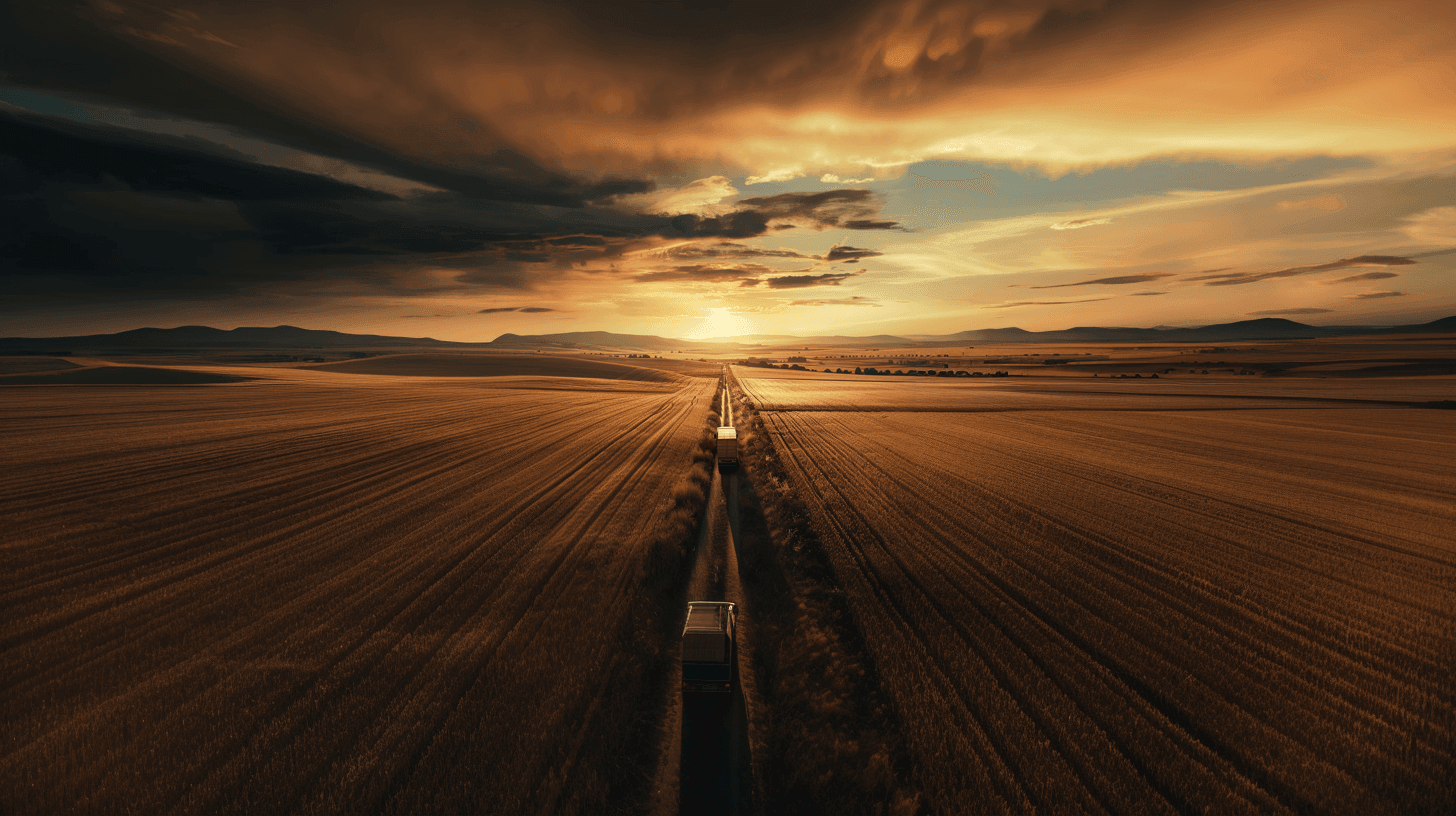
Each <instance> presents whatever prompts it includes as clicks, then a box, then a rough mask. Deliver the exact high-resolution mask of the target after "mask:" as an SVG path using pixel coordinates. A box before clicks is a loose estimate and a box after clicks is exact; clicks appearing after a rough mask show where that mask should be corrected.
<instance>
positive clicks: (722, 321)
mask: <svg viewBox="0 0 1456 816" xmlns="http://www.w3.org/2000/svg"><path fill="white" fill-rule="evenodd" d="M758 331H759V329H758V326H757V325H755V324H754V322H753V321H751V320H749V319H748V318H746V317H744V316H743V315H741V314H739V313H737V312H735V311H733V310H732V309H729V308H727V307H724V306H718V307H714V308H712V309H709V310H708V312H707V314H706V315H705V316H704V318H703V322H701V323H699V324H698V325H697V327H696V328H694V329H692V330H691V331H689V332H687V333H686V334H684V335H683V338H684V339H686V340H707V339H708V338H710V337H734V336H737V335H741V334H756V333H758Z"/></svg>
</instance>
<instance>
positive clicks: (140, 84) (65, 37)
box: [0, 0, 654, 207]
mask: <svg viewBox="0 0 1456 816" xmlns="http://www.w3.org/2000/svg"><path fill="white" fill-rule="evenodd" d="M115 8H117V9H122V7H121V6H115ZM147 9H148V7H147V4H141V3H138V4H130V7H129V8H128V9H126V11H129V12H136V11H141V12H143V13H146V12H147ZM340 11H343V10H342V9H341V10H340ZM153 16H156V17H158V20H157V21H156V22H155V23H152V22H151V21H147V22H141V21H135V20H133V21H130V22H127V21H126V19H123V20H120V21H118V20H115V19H110V18H109V17H108V16H107V15H106V14H104V13H101V14H98V13H97V12H96V11H95V10H94V9H93V7H91V6H90V5H88V4H86V3H81V2H66V1H65V0H58V1H57V2H27V1H26V0H17V2H13V3H9V4H5V5H3V6H0V78H3V79H4V81H5V82H6V83H7V84H11V85H15V86H30V87H35V88H44V89H48V90H53V91H57V92H61V93H68V94H73V95H79V96H82V97H86V98H94V99H104V100H106V101H107V102H108V103H111V104H117V105H122V106H126V107H131V108H133V109H136V110H138V111H139V112H141V113H143V114H147V115H153V116H156V115H158V114H159V113H165V114H170V115H172V116H175V117H178V118H182V119H189V120H196V121H205V122H214V123H220V124H225V125H231V126H235V127H238V128H240V129H242V130H244V131H246V132H249V133H253V134H257V135H259V136H262V137H264V138H267V139H269V140H270V141H274V142H276V143H278V144H284V145H288V146H290V147H294V148H297V149H300V150H304V151H308V152H310V153H315V154H318V155H323V156H330V157H333V158H336V159H341V160H343V161H347V162H351V163H354V164H358V165H361V166H364V167H370V168H374V169H376V170H380V171H382V172H385V173H388V174H390V175H394V176H398V177H400V178H405V179H411V180H414V181H418V182H423V183H425V184H429V185H432V186H436V187H440V188H443V189H448V190H453V191H455V192H457V193H459V194H461V195H465V196H470V197H473V198H481V199H485V200H492V201H512V202H520V203H530V204H549V205H555V206H565V207H579V206H584V205H585V204H587V203H590V202H593V201H605V200H608V199H610V198H612V197H614V196H617V195H623V194H628V193H640V192H646V191H648V190H651V189H653V188H654V185H653V183H652V182H649V181H644V180H634V179H610V178H609V179H603V180H600V181H595V182H588V181H582V180H579V179H574V178H571V177H570V176H567V175H565V174H562V173H559V172H555V171H551V170H549V169H547V168H545V167H543V166H541V165H540V164H539V163H538V162H536V161H534V160H532V159H530V158H528V157H527V156H526V155H524V154H523V153H521V152H519V151H518V150H516V149H514V148H513V146H511V145H509V144H507V143H506V142H505V140H504V139H501V138H499V137H498V136H495V135H494V134H493V133H491V132H490V131H489V129H488V128H486V127H485V126H483V125H481V124H479V123H475V125H474V130H473V132H472V133H471V137H472V139H473V141H475V143H477V144H482V145H486V146H488V148H489V149H486V150H482V151H480V152H479V153H478V154H475V155H472V156H471V157H470V159H469V160H468V161H452V162H448V163H447V162H443V161H439V160H431V159H427V158H421V157H417V156H416V157H412V156H406V155H403V154H402V153H399V152H396V151H390V150H387V149H384V148H381V147H379V146H377V145H376V144H374V143H371V142H368V141H365V140H363V139H356V138H351V137H349V136H347V135H345V134H344V133H342V132H341V131H340V130H339V129H337V128H328V127H324V126H321V125H316V124H313V122H314V121H315V120H314V118H313V117H311V116H309V115H307V113H306V112H304V111H292V110H286V109H282V108H281V107H280V106H269V105H268V104H267V103H266V102H264V101H263V100H265V99H266V98H267V97H266V95H260V94H258V93H256V89H249V88H247V87H246V85H245V84H243V83H241V82H238V81H237V80H235V79H229V78H227V77H225V76H224V75H223V73H222V72H220V71H218V70H215V69H209V68H208V67H207V66H205V65H203V64H201V63H197V62H195V61H192V60H189V59H188V52H187V51H185V50H183V49H180V48H163V49H160V50H153V49H155V48H156V44H157V42H159V41H158V40H157V39H156V38H155V37H152V38H150V39H151V41H150V42H146V41H145V40H147V39H148V38H146V37H142V36H140V35H144V34H146V33H148V32H152V33H155V32H154V30H153V28H152V26H153V25H155V26H156V27H157V28H165V27H166V26H169V25H173V23H168V22H165V18H168V17H171V16H172V15H168V14H166V13H165V10H162V9H156V10H155V14H154V15H153ZM174 22H175V20H174ZM329 27H330V28H332V29H334V30H337V26H336V25H330V26H329ZM162 36H165V35H162ZM168 39H170V37H169V38H168ZM166 44H167V43H163V45H166ZM178 61H180V62H181V64H182V69H181V70H179V62H178ZM250 91H252V92H250Z"/></svg>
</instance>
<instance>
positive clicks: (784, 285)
mask: <svg viewBox="0 0 1456 816" xmlns="http://www.w3.org/2000/svg"><path fill="white" fill-rule="evenodd" d="M861 274H864V273H862V272H829V273H826V274H823V275H782V276H780V277H777V278H768V279H767V280H765V281H764V283H766V284H768V288H770V289H804V288H807V287H810V286H838V285H839V284H840V283H841V282H842V281H846V280H849V279H850V278H852V277H854V276H855V275H861Z"/></svg>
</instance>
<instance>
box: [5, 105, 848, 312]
mask: <svg viewBox="0 0 1456 816" xmlns="http://www.w3.org/2000/svg"><path fill="white" fill-rule="evenodd" d="M0 182H3V188H4V190H5V191H6V193H7V195H6V196H5V197H4V198H3V199H0V276H3V277H4V281H5V283H6V285H7V293H8V294H9V295H10V296H11V297H12V298H16V299H20V300H24V299H35V298H40V299H45V298H66V299H75V298H84V297H86V296H87V295H97V296H102V295H105V296H116V295H135V296H138V297H141V296H145V294H146V293H147V292H149V291H151V292H155V293H156V296H157V297H159V298H162V299H173V298H194V297H202V296H226V295H233V294H239V293H244V292H258V291H260V290H265V289H270V288H276V287H277V286H280V285H294V286H296V285H309V286H312V285H317V284H320V283H322V282H323V281H326V280H329V279H331V278H337V279H338V280H340V281H343V282H346V283H347V284H348V286H349V287H352V288H353V289H356V290H360V291H362V290H378V291H389V292H393V293H395V294H411V293H414V294H420V293H422V292H423V291H426V290H428V291H441V290H444V289H449V288H452V287H486V288H512V289H527V288H530V287H531V286H532V285H533V283H534V282H537V281H540V280H544V279H545V278H546V277H548V276H550V275H552V274H559V272H560V270H561V269H564V268H566V267H569V266H570V264H571V263H572V261H573V260H575V259H583V258H584V259H587V260H593V259H601V258H605V257H608V256H610V255H612V254H614V253H617V252H620V251H621V250H622V249H623V248H624V247H626V246H628V245H631V244H633V242H642V241H653V240H661V239H664V238H666V239H682V238H690V239H691V238H742V237H756V236H760V235H763V234H765V233H766V232H768V231H769V222H770V220H771V219H772V218H774V217H776V216H777V215H778V214H780V213H782V212H792V213H793V214H794V215H795V216H796V217H808V218H810V219H813V218H815V217H818V216H819V214H821V211H822V210H824V209H825V208H826V207H827V208H828V209H829V210H831V211H832V210H834V208H835V207H836V206H837V202H839V201H841V200H843V199H846V198H848V199H855V198H858V197H857V196H847V197H846V196H841V197H838V198H836V197H834V196H831V197H829V198H827V199H825V198H820V199H817V200H811V201H809V202H795V203H794V204H793V205H792V206H788V205H785V204H784V203H783V200H781V201H780V202H779V203H777V204H770V206H769V207H767V208H765V210H764V211H758V210H749V209H742V210H738V211H736V212H730V213H727V214H723V215H716V216H695V215H685V216H675V217H668V216H662V215H654V214H648V213H640V212H631V211H627V210H622V209H618V208H611V207H597V206H584V207H551V206H544V205H538V204H529V203H521V202H505V201H488V200H483V199H479V198H474V197H471V196H468V195H464V194H462V193H460V192H458V191H454V190H444V191H440V192H430V193H422V194H418V195H413V196H409V197H399V196H395V195H391V194H388V193H382V192H379V191H377V190H372V189H367V188H364V187H359V186H357V185H353V184H348V183H345V182H341V181H338V180H335V179H332V178H328V177H325V176H319V175H315V174H311V173H303V172H299V171H296V170H288V169H283V168H278V167H273V166H269V165H264V164H258V163H256V162H252V161H249V160H247V159H246V158H245V157H238V156H235V155H232V154H228V153H227V152H226V151H225V150H224V151H212V150H210V149H207V145H206V143H203V142H200V141H199V140H183V139H178V138H175V137H168V136H156V135H153V134H147V133H142V132H139V131H132V130H126V129H122V128H115V127H103V126H97V125H81V124H77V123H74V122H69V121H67V120H63V119H59V118H57V117H51V116H38V115H33V114H28V113H23V112H18V111H13V110H8V109H0ZM835 192H848V193H855V192H858V191H835ZM826 202H827V203H826ZM855 206H856V207H861V208H862V207H869V208H871V209H873V204H857V205H855ZM834 217H835V215H834V214H833V212H830V213H829V214H828V215H824V216H823V218H824V219H827V220H833V219H834ZM682 249H686V248H679V250H682ZM715 252H720V253H722V254H725V255H726V254H728V253H730V252H735V253H737V254H740V255H752V254H758V255H764V256H771V257H797V256H799V255H798V253H792V252H788V251H779V250H757V249H753V248H745V245H741V244H733V243H731V242H722V241H720V242H718V244H716V250H715V249H714V248H713V247H709V248H708V249H707V250H706V251H705V252H703V253H702V254H703V255H705V256H711V255H713V254H714V253H715ZM679 254H687V253H682V252H680V253H679ZM430 266H435V267H446V268H449V269H452V270H455V272H456V273H457V274H456V277H455V278H454V279H453V283H452V282H451V281H450V280H448V279H436V280H435V281H434V282H432V283H428V284H421V283H420V282H419V281H418V278H417V276H416V279H415V280H413V281H409V282H403V283H402V282H401V281H400V278H401V276H404V277H408V276H409V274H410V273H411V271H412V270H418V269H420V268H424V267H430ZM763 269H764V271H765V272H767V271H772V270H768V269H767V268H766V267H765V268H763ZM553 270H554V271H553ZM755 274H760V273H755ZM740 277H741V274H740Z"/></svg>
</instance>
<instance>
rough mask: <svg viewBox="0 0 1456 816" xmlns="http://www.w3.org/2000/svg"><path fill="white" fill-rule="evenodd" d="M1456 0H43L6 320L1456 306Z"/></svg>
mask: <svg viewBox="0 0 1456 816" xmlns="http://www.w3.org/2000/svg"><path fill="white" fill-rule="evenodd" d="M1453 273H1456V7H1453V6H1452V5H1451V4H1450V2H1449V0H1429V2H1427V1H1425V0H1386V1H1385V2H1380V3H1372V2H1369V0H1360V1H1359V2H1340V1H1339V0H1318V1H1317V2H1283V1H1282V0H1271V2H1247V1H1246V0H1245V1H1243V2H1191V0H1121V1H1120V0H974V1H973V2H902V1H901V0H871V1H870V2H856V1H855V0H850V2H845V0H834V2H808V3H802V2H801V3H795V2H789V1H788V0H767V1H765V2H758V1H755V2H726V1H725V0H717V1H716V2H713V1H712V0H705V1H704V2H693V3H681V4H679V3H667V2H638V1H636V0H624V1H619V2H615V3H600V2H594V1H593V2H588V0H570V1H568V2H541V0H530V1H529V2H470V1H468V0H411V1H410V2H379V1H377V0H347V2H333V1H332V0H328V1H325V2H314V1H313V0H89V2H66V1H65V0H34V1H33V2H32V0H7V1H6V2H5V3H4V4H3V5H0V276H3V281H0V282H3V285H4V291H5V296H4V298H3V299H0V304H3V305H0V335H48V334H80V333H92V332H109V331H117V330H122V329H129V328H136V327H139V326H144V325H152V326H175V325H184V324H208V325H213V326H218V327H222V328H231V327H233V326H239V325H277V324H282V323H287V324H292V325H298V326H305V327H309V328H329V329H337V330H342V331H358V332H373V333H385V334H402V335H411V336H425V335H427V336H433V337H438V338H444V339H459V340H479V339H491V338H493V337H495V336H496V335H498V334H501V333H503V332H515V333H519V334H527V333H548V332H558V331H585V330H608V331H619V332H628V333H644V334H645V333H650V334H661V335H674V336H689V337H708V336H723V335H733V334H747V333H755V332H766V333H799V334H807V333H814V334H820V333H847V334H870V333H878V332H896V333H941V332H954V331H959V330H962V329H972V328H985V327H991V326H1011V325H1016V326H1021V327H1023V328H1028V329H1055V328H1065V327H1069V326H1078V325H1132V326H1152V325H1199V324H1205V323H1213V322H1225V321H1230V320H1239V319H1247V318H1249V317H1251V316H1288V317H1291V318H1293V319H1296V320H1302V321H1306V322H1310V323H1317V324H1335V323H1385V324H1390V323H1413V322H1423V321H1426V320H1430V319H1434V318H1437V317H1444V316H1447V315H1450V314H1456V274H1453Z"/></svg>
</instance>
